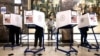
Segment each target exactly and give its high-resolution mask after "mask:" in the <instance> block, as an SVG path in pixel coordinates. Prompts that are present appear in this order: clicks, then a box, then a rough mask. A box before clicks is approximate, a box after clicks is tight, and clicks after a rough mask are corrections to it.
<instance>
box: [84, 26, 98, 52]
mask: <svg viewBox="0 0 100 56" xmlns="http://www.w3.org/2000/svg"><path fill="white" fill-rule="evenodd" d="M90 28H91V29H92V33H93V35H94V38H95V41H96V45H94V44H92V45H91V44H89V43H88V44H87V45H86V46H83V47H86V48H88V51H90V49H96V51H98V50H99V43H98V40H97V38H96V35H95V33H94V30H93V27H90Z"/></svg>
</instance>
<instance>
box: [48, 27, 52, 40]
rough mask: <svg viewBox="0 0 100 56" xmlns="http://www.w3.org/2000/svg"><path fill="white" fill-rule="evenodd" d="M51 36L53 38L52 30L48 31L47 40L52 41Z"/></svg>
mask: <svg viewBox="0 0 100 56" xmlns="http://www.w3.org/2000/svg"><path fill="white" fill-rule="evenodd" d="M52 36H53V30H52V29H48V40H50V39H51V40H52Z"/></svg>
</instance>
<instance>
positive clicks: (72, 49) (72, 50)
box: [55, 28, 78, 56]
mask: <svg viewBox="0 0 100 56" xmlns="http://www.w3.org/2000/svg"><path fill="white" fill-rule="evenodd" d="M58 34H59V28H58V29H57V39H56V49H55V51H57V50H59V51H61V52H64V53H66V54H67V55H69V56H70V53H71V52H76V55H77V53H78V51H77V50H76V49H74V48H73V47H72V43H70V50H69V51H66V50H62V49H60V48H59V44H58V42H59V41H58ZM71 34H72V31H71ZM71 38H72V36H71ZM71 38H70V40H71Z"/></svg>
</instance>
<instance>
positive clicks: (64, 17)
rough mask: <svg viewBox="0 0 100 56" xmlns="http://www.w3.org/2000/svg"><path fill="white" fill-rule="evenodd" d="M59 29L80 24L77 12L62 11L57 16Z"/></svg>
mask: <svg viewBox="0 0 100 56" xmlns="http://www.w3.org/2000/svg"><path fill="white" fill-rule="evenodd" d="M56 23H57V28H59V27H63V26H67V25H76V24H78V16H77V12H76V11H71V10H67V11H61V12H58V13H57V14H56Z"/></svg>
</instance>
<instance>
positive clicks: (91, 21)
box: [78, 13, 98, 28]
mask: <svg viewBox="0 0 100 56" xmlns="http://www.w3.org/2000/svg"><path fill="white" fill-rule="evenodd" d="M97 25H98V22H97V16H96V13H92V14H89V13H86V14H84V15H82V16H80V20H79V23H78V27H79V28H82V27H90V26H97Z"/></svg>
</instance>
